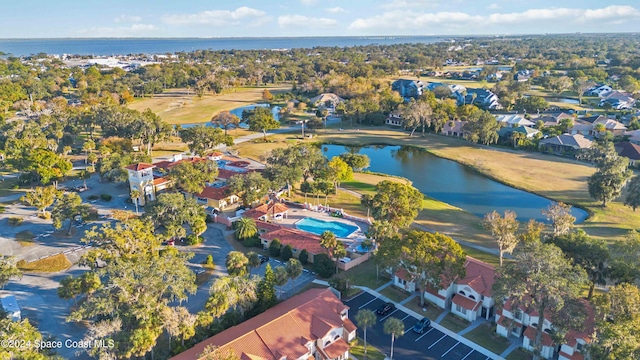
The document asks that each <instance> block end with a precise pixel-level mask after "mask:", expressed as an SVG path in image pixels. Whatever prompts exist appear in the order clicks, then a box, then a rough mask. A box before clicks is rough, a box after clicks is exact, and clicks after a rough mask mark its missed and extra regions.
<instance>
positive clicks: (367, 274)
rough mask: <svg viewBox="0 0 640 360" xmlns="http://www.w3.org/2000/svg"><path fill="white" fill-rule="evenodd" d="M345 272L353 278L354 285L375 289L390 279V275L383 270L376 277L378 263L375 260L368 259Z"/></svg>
mask: <svg viewBox="0 0 640 360" xmlns="http://www.w3.org/2000/svg"><path fill="white" fill-rule="evenodd" d="M343 273H344V274H345V275H346V276H348V277H349V279H351V284H352V285H360V286H366V287H368V288H370V289H373V290H375V289H377V288H378V287H380V286H381V285H384V284H385V283H386V282H387V281H389V280H390V277H389V276H388V275H387V274H386V273H384V272H382V271H380V276H379V277H376V264H375V263H374V262H373V260H367V261H365V262H363V263H362V264H360V265H358V266H356V267H354V268H352V269H349V270H347V271H345V272H343Z"/></svg>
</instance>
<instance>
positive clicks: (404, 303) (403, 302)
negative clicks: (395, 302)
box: [400, 293, 418, 305]
mask: <svg viewBox="0 0 640 360" xmlns="http://www.w3.org/2000/svg"><path fill="white" fill-rule="evenodd" d="M417 297H418V294H415V293H414V294H411V296H409V297H408V298H406V299H404V300H402V301H400V305H406V304H407V303H408V302H409V301H411V300H413V299H415V298H417Z"/></svg>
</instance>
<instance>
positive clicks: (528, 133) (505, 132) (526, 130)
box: [498, 126, 540, 140]
mask: <svg viewBox="0 0 640 360" xmlns="http://www.w3.org/2000/svg"><path fill="white" fill-rule="evenodd" d="M514 132H519V133H521V134H524V136H525V137H526V138H527V139H533V138H534V137H535V136H536V135H537V134H539V133H540V130H536V129H534V128H532V127H528V126H518V127H503V128H502V129H500V130H498V136H499V137H501V138H503V139H508V140H511V134H513V133H514Z"/></svg>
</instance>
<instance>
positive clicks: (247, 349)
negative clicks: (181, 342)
mask: <svg viewBox="0 0 640 360" xmlns="http://www.w3.org/2000/svg"><path fill="white" fill-rule="evenodd" d="M346 309H348V307H347V306H346V305H344V304H343V303H342V302H341V301H340V300H339V299H338V298H337V297H336V296H335V295H334V294H333V293H332V292H331V290H329V289H311V290H307V291H305V292H304V293H302V294H300V295H297V296H294V297H292V298H291V299H289V300H286V301H284V302H282V303H280V304H278V305H276V306H274V307H272V308H271V309H268V310H267V311H265V312H263V313H262V314H259V315H258V316H256V317H253V318H251V319H249V320H247V321H245V322H243V323H240V324H239V325H237V326H234V327H231V328H229V329H227V330H225V331H223V332H221V333H219V334H217V335H215V336H213V337H210V338H208V339H207V340H204V341H202V342H200V343H198V344H196V345H195V346H194V347H193V348H191V349H189V350H187V351H184V352H182V353H180V354H178V355H176V356H174V357H173V358H172V360H193V359H199V358H201V357H200V354H202V352H203V351H204V349H205V347H207V346H210V345H214V346H219V348H220V349H221V350H222V351H233V352H235V353H236V355H238V356H239V357H240V358H241V359H260V358H262V359H268V360H279V359H281V358H282V357H283V356H287V358H290V359H297V358H299V357H301V356H302V355H304V354H307V353H308V349H307V348H306V346H305V344H306V343H308V342H309V341H313V340H316V339H317V337H316V336H315V335H314V333H322V332H323V330H324V329H326V328H327V327H328V326H331V328H339V327H342V326H343V324H344V321H343V320H342V318H341V316H340V314H341V313H342V312H343V311H345V310H346ZM316 318H317V319H321V321H319V322H318V321H315V319H316ZM312 319H314V320H312ZM316 327H321V328H322V329H320V330H319V329H318V328H316ZM329 330H330V329H329ZM325 334H326V333H325ZM340 346H342V345H341V344H339V345H336V349H337V350H339V349H340ZM347 349H348V347H347V348H346V349H345V351H346V350H347Z"/></svg>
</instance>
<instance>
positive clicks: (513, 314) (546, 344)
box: [496, 300, 594, 360]
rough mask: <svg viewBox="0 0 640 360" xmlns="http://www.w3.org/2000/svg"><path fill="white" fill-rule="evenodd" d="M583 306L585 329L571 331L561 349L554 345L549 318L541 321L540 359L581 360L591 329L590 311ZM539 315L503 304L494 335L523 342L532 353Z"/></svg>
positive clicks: (591, 318)
mask: <svg viewBox="0 0 640 360" xmlns="http://www.w3.org/2000/svg"><path fill="white" fill-rule="evenodd" d="M582 303H583V304H584V306H585V313H586V315H587V318H586V320H585V324H584V328H583V329H581V330H570V331H568V332H567V334H566V335H565V341H564V343H563V344H562V345H561V346H558V345H557V344H555V343H554V342H553V339H552V338H551V335H550V334H551V333H553V331H554V328H553V323H552V322H551V320H550V317H549V316H548V315H545V318H544V319H543V320H542V321H543V323H542V331H543V334H542V351H541V354H540V355H541V356H542V357H543V358H545V359H552V358H554V356H555V355H556V352H557V355H558V359H559V360H584V359H585V357H584V355H583V354H582V351H583V350H584V348H585V346H586V345H587V344H588V343H589V342H590V341H591V335H592V334H593V328H594V312H593V307H592V306H591V305H590V304H589V302H587V301H586V300H584V301H582ZM540 321H541V320H540V315H539V314H538V312H537V311H535V310H533V309H528V308H526V307H524V306H514V305H513V302H512V301H510V300H509V301H506V302H505V303H504V305H503V307H502V309H500V310H498V312H496V324H497V326H496V333H497V334H498V335H501V336H504V337H505V338H508V337H510V336H515V337H518V338H522V347H523V348H524V349H526V350H529V351H533V350H534V347H533V343H534V340H535V338H536V334H537V330H536V327H537V326H538V324H539V322H540Z"/></svg>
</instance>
